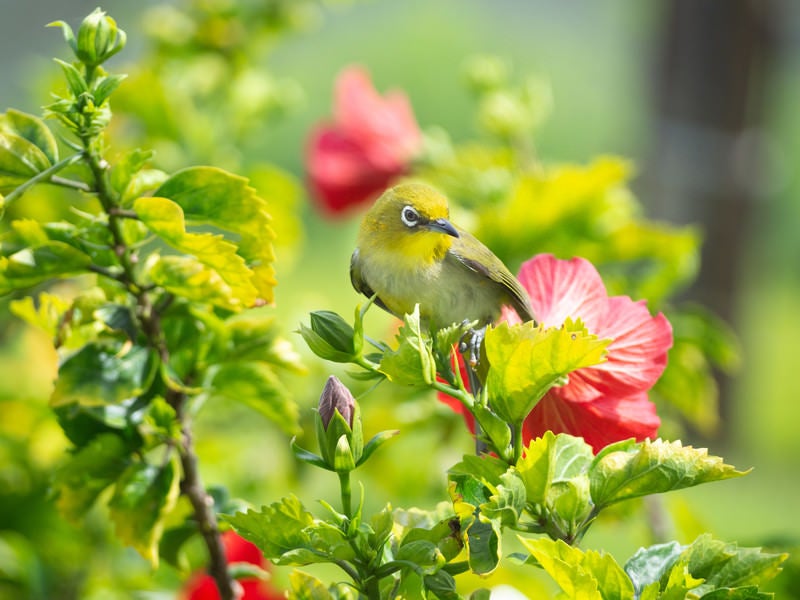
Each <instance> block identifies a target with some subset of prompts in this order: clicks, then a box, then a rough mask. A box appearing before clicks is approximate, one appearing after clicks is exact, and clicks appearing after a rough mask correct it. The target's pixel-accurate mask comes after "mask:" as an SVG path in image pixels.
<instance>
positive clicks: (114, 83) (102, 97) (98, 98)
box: [92, 74, 127, 106]
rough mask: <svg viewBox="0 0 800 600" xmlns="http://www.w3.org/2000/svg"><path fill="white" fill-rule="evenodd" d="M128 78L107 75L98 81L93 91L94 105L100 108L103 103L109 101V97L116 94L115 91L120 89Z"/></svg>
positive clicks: (123, 75)
mask: <svg viewBox="0 0 800 600" xmlns="http://www.w3.org/2000/svg"><path fill="white" fill-rule="evenodd" d="M126 77H127V75H125V74H121V75H105V76H103V77H100V78H99V79H97V81H96V82H95V85H94V88H93V90H92V97H93V98H94V103H95V104H96V105H97V106H100V105H101V104H103V102H105V101H106V100H108V98H109V96H111V94H113V93H114V91H115V90H116V89H117V88H118V87H119V85H120V84H121V83H122V82H123V80H124V79H125V78H126Z"/></svg>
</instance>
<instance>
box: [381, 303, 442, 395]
mask: <svg viewBox="0 0 800 600" xmlns="http://www.w3.org/2000/svg"><path fill="white" fill-rule="evenodd" d="M397 342H398V346H397V349H396V350H388V351H386V352H385V353H384V354H383V358H382V359H381V363H380V371H381V373H383V374H384V375H386V377H387V378H388V379H389V380H390V381H393V382H395V383H399V384H401V385H412V386H428V385H431V384H432V383H433V382H434V381H435V380H436V363H435V361H434V359H433V352H432V350H431V341H430V339H429V338H428V337H427V336H425V335H424V334H423V333H422V328H421V325H420V319H419V305H416V306H414V312H413V313H411V314H410V315H405V316H404V317H403V326H402V327H401V328H400V331H399V332H398V333H397Z"/></svg>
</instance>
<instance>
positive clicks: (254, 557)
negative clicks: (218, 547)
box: [179, 531, 286, 600]
mask: <svg viewBox="0 0 800 600" xmlns="http://www.w3.org/2000/svg"><path fill="white" fill-rule="evenodd" d="M222 543H223V544H224V545H225V552H226V554H227V557H228V562H230V563H236V562H242V563H249V564H251V565H257V566H259V567H261V568H262V569H264V570H265V571H267V570H269V567H270V563H269V561H267V559H265V558H264V556H263V555H262V554H261V550H259V549H258V547H257V546H256V545H255V544H253V543H251V542H248V541H247V540H245V539H244V538H242V537H240V536H239V535H237V534H236V533H235V532H233V531H226V532H225V533H223V534H222ZM238 583H239V585H240V586H241V587H242V592H243V593H242V596H241V597H240V600H283V599H284V598H286V595H285V594H284V593H283V592H282V591H280V590H277V589H275V588H274V587H273V586H272V585H271V584H270V582H269V581H261V580H260V579H240V580H239V581H238ZM179 597H180V598H181V599H182V600H219V598H220V596H219V590H218V589H217V584H216V583H215V582H214V578H213V577H211V575H207V574H205V573H196V574H195V575H194V576H192V578H191V579H189V581H187V582H186V585H184V586H183V589H182V590H181V593H180V596H179Z"/></svg>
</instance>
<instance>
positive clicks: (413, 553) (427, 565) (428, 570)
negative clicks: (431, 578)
mask: <svg viewBox="0 0 800 600" xmlns="http://www.w3.org/2000/svg"><path fill="white" fill-rule="evenodd" d="M397 560H404V561H408V562H411V563H414V564H415V565H417V566H418V567H419V568H420V570H421V571H422V572H423V573H425V574H432V573H435V572H436V571H438V570H439V569H440V568H442V566H444V564H445V558H444V556H442V553H441V552H440V551H439V548H438V546H437V545H436V544H435V543H433V542H431V541H429V540H412V541H409V542H404V543H403V544H402V545H401V546H400V548H399V550H398V551H397Z"/></svg>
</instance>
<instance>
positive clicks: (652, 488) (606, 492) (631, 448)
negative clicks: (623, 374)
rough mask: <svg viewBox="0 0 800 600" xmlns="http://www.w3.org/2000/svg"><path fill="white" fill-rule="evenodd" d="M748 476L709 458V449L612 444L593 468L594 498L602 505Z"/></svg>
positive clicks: (659, 443)
mask: <svg viewBox="0 0 800 600" xmlns="http://www.w3.org/2000/svg"><path fill="white" fill-rule="evenodd" d="M746 474H747V472H746V471H744V472H743V471H737V470H736V469H735V468H734V467H732V466H731V465H727V464H725V463H724V461H723V460H722V458H720V457H718V456H709V455H708V450H707V449H705V448H692V447H691V446H685V447H684V446H682V445H681V442H680V441H675V442H666V441H663V440H656V441H653V442H651V441H650V440H645V441H644V442H641V443H636V442H634V441H633V440H626V441H622V442H617V443H615V444H611V445H609V446H606V447H605V448H603V450H601V451H600V452H599V453H598V454H597V456H596V457H595V459H594V462H593V463H592V466H591V467H590V469H589V478H590V480H591V490H592V499H593V500H594V502H595V503H596V504H597V505H598V506H608V505H609V504H612V503H614V502H619V501H620V500H626V499H628V498H637V497H639V496H645V495H648V494H659V493H662V492H668V491H670V490H679V489H683V488H687V487H692V486H695V485H699V484H701V483H707V482H711V481H720V480H723V479H730V478H733V477H741V476H742V475H746Z"/></svg>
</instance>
